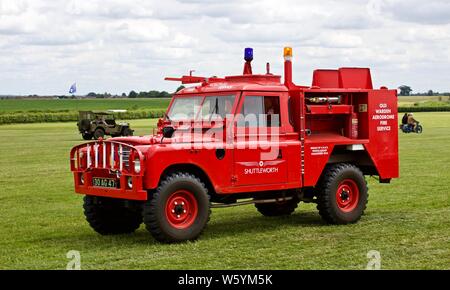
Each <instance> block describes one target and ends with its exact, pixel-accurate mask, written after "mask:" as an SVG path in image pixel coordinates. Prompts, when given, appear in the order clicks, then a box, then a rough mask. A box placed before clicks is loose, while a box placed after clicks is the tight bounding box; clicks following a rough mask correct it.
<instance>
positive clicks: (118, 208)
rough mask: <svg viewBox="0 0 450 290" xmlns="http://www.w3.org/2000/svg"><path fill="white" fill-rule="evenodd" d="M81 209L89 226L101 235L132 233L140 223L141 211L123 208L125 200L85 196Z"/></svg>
mask: <svg viewBox="0 0 450 290" xmlns="http://www.w3.org/2000/svg"><path fill="white" fill-rule="evenodd" d="M83 208H84V215H85V216H86V220H87V221H88V223H89V225H90V226H91V227H92V228H93V229H94V230H95V231H96V232H97V233H99V234H101V235H116V234H126V233H133V232H134V231H135V230H136V229H138V228H139V226H140V225H141V223H142V212H141V210H140V209H131V208H127V207H125V200H120V199H112V198H107V197H96V196H89V195H86V196H85V197H84V205H83Z"/></svg>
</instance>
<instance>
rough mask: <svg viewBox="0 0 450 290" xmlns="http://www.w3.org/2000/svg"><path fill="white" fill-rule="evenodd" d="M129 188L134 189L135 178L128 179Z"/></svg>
mask: <svg viewBox="0 0 450 290" xmlns="http://www.w3.org/2000/svg"><path fill="white" fill-rule="evenodd" d="M127 186H128V188H130V189H131V188H133V178H132V177H128V178H127Z"/></svg>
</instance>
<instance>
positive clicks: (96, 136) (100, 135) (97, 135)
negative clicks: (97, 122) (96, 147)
mask: <svg viewBox="0 0 450 290" xmlns="http://www.w3.org/2000/svg"><path fill="white" fill-rule="evenodd" d="M104 137H105V130H103V129H102V128H97V129H95V131H94V139H95V140H98V139H100V138H104Z"/></svg>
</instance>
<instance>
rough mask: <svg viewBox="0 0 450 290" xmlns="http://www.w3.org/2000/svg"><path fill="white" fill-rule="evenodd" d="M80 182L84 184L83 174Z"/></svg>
mask: <svg viewBox="0 0 450 290" xmlns="http://www.w3.org/2000/svg"><path fill="white" fill-rule="evenodd" d="M80 182H81V184H84V174H81V177H80Z"/></svg>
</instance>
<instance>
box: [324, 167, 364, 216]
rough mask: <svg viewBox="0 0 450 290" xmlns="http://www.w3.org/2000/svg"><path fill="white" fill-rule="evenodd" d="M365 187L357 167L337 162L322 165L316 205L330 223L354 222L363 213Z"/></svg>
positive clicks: (362, 176)
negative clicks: (326, 165) (322, 170)
mask: <svg viewBox="0 0 450 290" xmlns="http://www.w3.org/2000/svg"><path fill="white" fill-rule="evenodd" d="M367 201H368V189H367V184H366V181H365V179H364V175H363V173H362V172H361V170H359V168H358V167H356V166H354V165H351V164H346V163H341V164H334V165H330V166H329V167H327V168H326V170H325V173H324V175H323V176H322V178H321V180H320V182H319V196H318V204H317V209H318V210H319V214H320V215H321V216H322V218H323V219H324V220H325V221H326V222H328V223H330V224H350V223H355V222H357V221H358V220H359V219H360V218H361V216H362V215H363V214H364V210H365V209H366V205H367Z"/></svg>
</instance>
